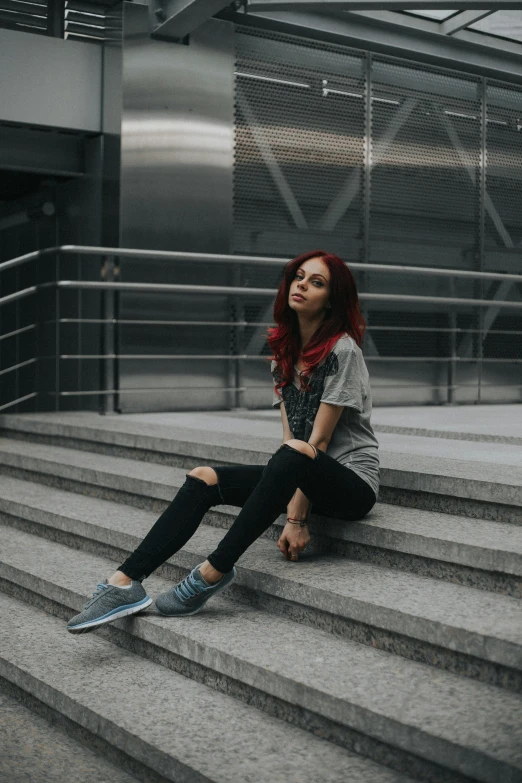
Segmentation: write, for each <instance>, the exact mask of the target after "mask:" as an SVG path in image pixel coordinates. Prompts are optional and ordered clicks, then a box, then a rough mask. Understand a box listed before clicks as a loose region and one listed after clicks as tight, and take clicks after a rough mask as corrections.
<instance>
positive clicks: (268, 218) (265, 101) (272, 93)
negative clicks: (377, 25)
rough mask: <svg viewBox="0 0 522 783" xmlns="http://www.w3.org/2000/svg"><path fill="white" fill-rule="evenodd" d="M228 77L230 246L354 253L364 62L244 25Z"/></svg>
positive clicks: (357, 242) (246, 249)
mask: <svg viewBox="0 0 522 783" xmlns="http://www.w3.org/2000/svg"><path fill="white" fill-rule="evenodd" d="M236 73H237V77H236V159H235V189H234V216H235V226H234V249H235V250H236V251H237V252H248V253H263V254H274V255H283V256H285V255H288V256H293V255H296V254H297V253H299V252H300V250H305V249H308V248H310V247H321V246H322V245H323V244H324V243H325V242H327V243H328V246H329V248H333V249H334V250H337V252H342V253H344V254H346V253H348V254H350V255H358V254H359V252H360V244H361V193H362V187H361V183H362V167H363V159H364V158H363V156H364V99H363V93H364V60H363V57H362V56H361V55H360V54H355V53H351V52H349V51H347V50H345V49H343V48H341V47H337V48H335V47H329V46H326V45H324V44H321V43H314V42H310V41H306V42H303V41H301V40H300V39H298V38H291V37H288V36H280V35H275V34H259V33H255V34H251V33H250V31H248V30H247V29H245V30H243V29H242V30H241V31H240V32H238V35H237V62H236ZM341 92H342V93H344V94H342V95H341V94H340V93H341Z"/></svg>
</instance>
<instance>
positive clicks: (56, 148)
mask: <svg viewBox="0 0 522 783" xmlns="http://www.w3.org/2000/svg"><path fill="white" fill-rule="evenodd" d="M0 169H3V170H4V171H23V172H27V173H30V174H48V175H50V176H57V177H74V176H81V175H82V174H83V173H84V172H85V165H84V149H83V138H82V137H80V136H74V135H72V134H68V133H67V134H65V133H57V132H55V133H52V132H48V131H39V130H33V129H29V128H23V127H13V126H8V125H4V126H2V125H0Z"/></svg>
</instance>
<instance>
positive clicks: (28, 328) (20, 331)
mask: <svg viewBox="0 0 522 783" xmlns="http://www.w3.org/2000/svg"><path fill="white" fill-rule="evenodd" d="M35 326H36V324H30V326H24V327H22V329H15V330H14V332H7V334H2V335H0V340H7V338H8V337H16V335H17V334H23V333H24V332H29V331H31V329H34V328H35Z"/></svg>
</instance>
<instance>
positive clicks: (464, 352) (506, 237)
mask: <svg viewBox="0 0 522 783" xmlns="http://www.w3.org/2000/svg"><path fill="white" fill-rule="evenodd" d="M433 105H434V106H435V108H436V109H437V116H438V117H439V120H440V121H441V122H442V125H443V127H444V128H445V130H446V132H447V134H448V136H449V139H450V141H451V143H452V144H453V147H454V148H455V151H456V153H457V155H458V156H459V159H460V162H461V163H462V165H463V167H464V168H465V170H466V171H467V173H468V176H469V178H470V180H471V182H472V183H473V185H476V182H477V175H476V171H475V166H474V164H473V162H472V161H471V160H470V159H469V156H468V154H467V152H466V150H465V149H464V147H463V145H462V143H461V141H460V138H459V135H458V133H457V131H456V130H455V128H454V127H453V125H452V124H451V122H450V121H449V120H448V118H447V117H446V115H445V114H444V110H443V109H442V107H441V106H439V105H438V104H436V103H434V104H433ZM484 207H485V210H486V212H487V213H488V215H489V216H490V218H491V220H492V222H493V225H494V226H495V228H496V230H497V232H498V234H499V236H500V238H501V239H502V242H503V243H504V245H505V246H506V247H507V248H510V249H512V248H514V247H515V244H514V242H513V240H512V239H511V236H510V234H509V231H508V230H507V228H506V227H505V225H504V223H503V222H502V218H501V217H500V215H499V213H498V211H497V208H496V207H495V205H494V204H493V201H492V200H491V197H490V196H489V195H488V193H486V194H485V197H484ZM513 285H514V283H513V282H512V281H504V282H502V283H501V284H500V285H499V286H498V288H497V290H496V292H495V294H494V296H493V298H494V299H498V300H503V299H505V298H506V297H507V295H508V293H509V292H510V291H511V289H512V286H513ZM499 312H500V310H499V308H498V307H489V308H488V309H487V310H486V312H485V313H484V321H483V324H484V331H483V335H482V339H483V340H485V338H486V335H487V333H488V332H489V330H490V329H491V326H492V325H493V322H494V321H495V318H496V317H497V315H498V314H499ZM471 339H472V338H471V334H470V333H468V334H466V335H465V336H464V337H463V338H462V341H461V344H460V346H459V348H458V354H459V355H460V356H464V357H467V356H469V354H470V351H471Z"/></svg>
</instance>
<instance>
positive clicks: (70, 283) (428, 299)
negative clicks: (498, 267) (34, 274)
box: [44, 280, 522, 310]
mask: <svg viewBox="0 0 522 783" xmlns="http://www.w3.org/2000/svg"><path fill="white" fill-rule="evenodd" d="M44 285H46V286H47V285H52V284H49V283H45V284H44ZM56 285H57V286H58V288H66V289H67V288H74V289H76V290H81V291H84V290H108V291H127V292H138V291H139V292H141V293H147V292H149V293H167V292H180V293H190V294H216V295H218V294H221V295H236V296H239V295H241V296H270V297H275V295H276V293H277V291H276V290H275V289H273V288H241V287H238V286H218V285H185V284H182V283H112V282H108V283H104V282H102V281H100V282H97V281H91V280H88V281H81V280H59V281H58V282H57V283H56ZM359 299H361V300H365V301H369V302H377V301H378V302H381V301H382V302H405V303H408V302H411V303H416V304H444V305H469V306H479V307H491V306H492V305H494V306H495V307H503V308H508V309H518V310H520V309H522V302H504V301H497V300H495V299H463V298H459V297H447V296H417V295H414V294H363V293H361V294H359Z"/></svg>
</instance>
